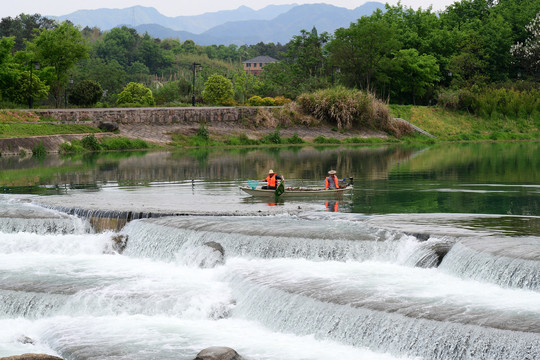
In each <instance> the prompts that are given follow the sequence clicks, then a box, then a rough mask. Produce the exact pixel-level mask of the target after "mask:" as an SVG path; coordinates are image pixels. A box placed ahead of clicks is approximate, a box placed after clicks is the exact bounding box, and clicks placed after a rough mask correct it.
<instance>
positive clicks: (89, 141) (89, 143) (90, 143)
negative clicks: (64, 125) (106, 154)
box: [81, 134, 101, 151]
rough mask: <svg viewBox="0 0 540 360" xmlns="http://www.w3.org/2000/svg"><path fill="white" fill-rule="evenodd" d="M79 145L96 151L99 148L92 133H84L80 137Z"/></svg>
mask: <svg viewBox="0 0 540 360" xmlns="http://www.w3.org/2000/svg"><path fill="white" fill-rule="evenodd" d="M81 145H82V146H83V148H85V149H86V150H89V151H98V150H99V149H101V146H100V145H99V142H98V141H97V139H96V137H95V136H94V134H92V135H86V136H85V137H83V138H82V139H81Z"/></svg>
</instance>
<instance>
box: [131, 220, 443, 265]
mask: <svg viewBox="0 0 540 360" xmlns="http://www.w3.org/2000/svg"><path fill="white" fill-rule="evenodd" d="M242 220H243V222H244V227H240V226H239V224H240V221H242ZM246 222H247V224H245V223H246ZM340 225H341V226H339V227H335V224H333V223H332V222H330V221H326V222H323V223H321V221H312V220H305V219H298V218H295V217H277V218H276V217H272V216H270V217H256V218H251V219H247V220H246V219H238V218H234V217H178V218H173V217H167V218H159V219H149V220H142V221H134V222H131V223H130V224H129V225H128V226H126V228H124V230H123V233H125V234H126V235H127V236H128V237H129V241H128V245H127V247H126V250H125V253H124V254H125V255H128V256H137V257H148V258H152V259H156V260H165V261H177V262H179V263H182V264H185V265H188V264H194V263H199V262H200V260H196V261H195V260H194V259H195V258H196V257H197V256H200V255H201V253H202V252H204V251H203V250H201V246H202V245H203V244H204V243H207V242H217V243H219V244H221V245H222V246H223V248H224V250H225V255H226V257H248V258H265V259H269V258H282V257H284V258H297V259H310V260H317V261H328V260H336V261H353V260H354V261H363V260H367V259H380V260H383V261H390V262H403V263H407V262H408V263H410V264H411V265H412V266H414V265H415V263H414V261H415V260H410V259H408V258H406V257H403V255H402V251H403V249H404V248H408V250H407V251H412V252H414V250H411V245H410V244H411V243H412V244H413V245H412V247H413V248H414V246H419V244H420V242H419V241H418V240H417V239H416V238H414V237H413V236H409V235H406V234H403V233H399V232H389V231H383V230H379V229H375V228H371V227H368V226H366V225H365V223H361V222H360V223H355V222H344V223H343V224H340ZM329 227H331V229H329ZM333 227H335V228H333ZM400 244H403V245H400ZM431 254H433V256H434V257H436V256H435V253H434V252H433V251H431ZM437 259H438V258H437ZM433 261H436V260H432V262H433Z"/></svg>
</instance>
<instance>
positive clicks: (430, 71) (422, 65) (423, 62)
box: [392, 49, 440, 104]
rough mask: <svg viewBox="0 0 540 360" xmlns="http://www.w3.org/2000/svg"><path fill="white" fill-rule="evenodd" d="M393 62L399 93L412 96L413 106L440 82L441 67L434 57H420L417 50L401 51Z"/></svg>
mask: <svg viewBox="0 0 540 360" xmlns="http://www.w3.org/2000/svg"><path fill="white" fill-rule="evenodd" d="M392 62H393V63H394V64H395V69H396V70H395V75H396V76H395V79H396V81H395V82H396V84H397V85H398V86H399V91H401V92H405V93H408V94H411V97H412V102H413V104H416V98H417V97H422V96H424V95H425V94H426V91H427V89H429V88H432V87H434V85H435V83H436V82H437V81H439V80H440V77H439V65H438V64H437V59H435V57H434V56H432V55H420V54H418V51H417V50H416V49H406V50H400V51H398V52H397V53H396V55H395V56H394V58H393V59H392Z"/></svg>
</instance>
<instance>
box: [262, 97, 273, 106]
mask: <svg viewBox="0 0 540 360" xmlns="http://www.w3.org/2000/svg"><path fill="white" fill-rule="evenodd" d="M261 105H262V106H274V105H276V102H275V101H274V99H273V98H271V97H265V98H263V99H262V103H261Z"/></svg>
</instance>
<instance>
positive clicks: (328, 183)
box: [324, 170, 339, 190]
mask: <svg viewBox="0 0 540 360" xmlns="http://www.w3.org/2000/svg"><path fill="white" fill-rule="evenodd" d="M324 189H325V190H329V189H330V190H331V189H339V179H338V178H337V176H336V170H330V171H329V172H328V176H327V177H326V179H325V180H324Z"/></svg>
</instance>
